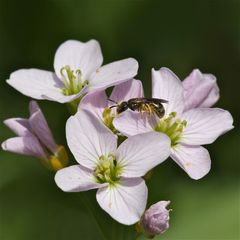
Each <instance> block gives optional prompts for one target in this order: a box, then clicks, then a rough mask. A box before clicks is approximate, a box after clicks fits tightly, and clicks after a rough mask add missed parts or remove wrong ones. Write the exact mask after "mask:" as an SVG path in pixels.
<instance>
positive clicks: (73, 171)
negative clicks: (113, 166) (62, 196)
mask: <svg viewBox="0 0 240 240" xmlns="http://www.w3.org/2000/svg"><path fill="white" fill-rule="evenodd" d="M55 182H56V184H57V186H58V187H59V188H61V189H62V190H63V191H64V192H82V191H87V190H90V189H95V188H101V187H105V186H106V185H108V184H107V183H106V184H100V183H97V182H96V179H95V178H94V175H93V172H92V171H91V170H89V169H87V168H84V167H82V166H81V165H73V166H70V167H66V168H63V169H61V170H59V171H58V172H57V173H56V175H55Z"/></svg>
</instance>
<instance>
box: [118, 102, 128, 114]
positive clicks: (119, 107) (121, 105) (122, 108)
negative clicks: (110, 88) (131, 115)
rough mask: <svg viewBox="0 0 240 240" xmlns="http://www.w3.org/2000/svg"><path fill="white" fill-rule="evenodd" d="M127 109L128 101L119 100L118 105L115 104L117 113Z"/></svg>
mask: <svg viewBox="0 0 240 240" xmlns="http://www.w3.org/2000/svg"><path fill="white" fill-rule="evenodd" d="M127 109H128V103H127V102H121V103H120V104H119V105H118V106H117V113H118V114H119V113H122V112H124V111H126V110H127Z"/></svg>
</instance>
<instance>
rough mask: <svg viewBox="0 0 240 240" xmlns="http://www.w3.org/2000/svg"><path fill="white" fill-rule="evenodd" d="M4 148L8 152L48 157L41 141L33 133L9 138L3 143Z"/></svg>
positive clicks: (42, 157)
mask: <svg viewBox="0 0 240 240" xmlns="http://www.w3.org/2000/svg"><path fill="white" fill-rule="evenodd" d="M2 149H3V150H5V151H8V152H14V153H18V154H23V155H27V156H33V157H37V158H41V159H46V154H45V153H44V151H43V149H42V147H41V145H40V143H39V141H38V140H37V138H36V137H34V136H33V135H32V136H24V137H14V138H9V139H7V140H6V141H4V142H3V143H2Z"/></svg>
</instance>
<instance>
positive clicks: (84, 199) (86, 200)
mask: <svg viewBox="0 0 240 240" xmlns="http://www.w3.org/2000/svg"><path fill="white" fill-rule="evenodd" d="M81 200H82V202H83V204H84V205H85V207H86V208H87V210H88V211H89V213H90V215H91V217H92V219H93V221H94V222H95V224H96V226H97V228H98V230H99V233H100V234H101V238H102V239H104V240H105V239H107V238H106V237H105V235H104V233H103V230H102V229H101V227H100V223H99V222H98V220H97V216H96V214H95V213H94V210H93V207H92V206H91V200H90V199H89V197H88V196H87V194H86V193H85V192H82V197H81Z"/></svg>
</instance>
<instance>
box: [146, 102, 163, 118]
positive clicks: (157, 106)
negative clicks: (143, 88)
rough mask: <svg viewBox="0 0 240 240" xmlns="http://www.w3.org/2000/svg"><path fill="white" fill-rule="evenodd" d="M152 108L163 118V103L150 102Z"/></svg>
mask: <svg viewBox="0 0 240 240" xmlns="http://www.w3.org/2000/svg"><path fill="white" fill-rule="evenodd" d="M149 106H150V108H151V109H152V112H153V113H154V114H156V115H157V116H158V117H159V118H162V117H163V116H164V114H165V109H164V107H163V105H162V104H161V103H160V104H159V103H157V104H156V103H154V102H152V103H149Z"/></svg>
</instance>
